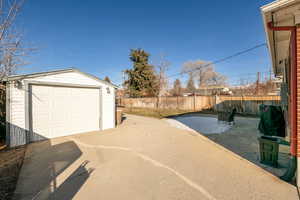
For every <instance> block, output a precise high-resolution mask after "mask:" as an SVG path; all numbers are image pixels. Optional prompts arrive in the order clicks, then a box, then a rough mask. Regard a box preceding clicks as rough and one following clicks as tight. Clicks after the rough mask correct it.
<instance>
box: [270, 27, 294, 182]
mask: <svg viewBox="0 0 300 200" xmlns="http://www.w3.org/2000/svg"><path fill="white" fill-rule="evenodd" d="M268 28H269V29H270V30H272V31H290V32H291V43H290V45H291V54H292V55H291V58H292V62H291V81H290V84H291V85H290V87H291V108H290V109H289V110H290V113H289V114H290V122H291V136H290V143H291V146H290V153H291V159H290V162H289V167H288V169H287V171H286V172H285V174H284V175H283V176H281V177H280V178H281V179H283V180H285V181H291V180H292V179H293V178H294V177H295V172H296V169H297V142H298V141H297V48H296V47H297V43H296V42H297V34H296V26H280V27H275V26H274V25H273V22H269V23H268Z"/></svg>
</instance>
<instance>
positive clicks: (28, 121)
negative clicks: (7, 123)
mask: <svg viewBox="0 0 300 200" xmlns="http://www.w3.org/2000/svg"><path fill="white" fill-rule="evenodd" d="M24 85H25V91H26V95H25V130H27V131H28V132H29V133H28V134H26V135H27V136H28V137H31V135H32V133H33V127H32V123H33V121H32V114H31V112H32V102H31V101H30V98H31V95H32V90H31V89H32V86H34V85H37V86H50V87H66V88H90V89H98V90H99V130H102V129H103V119H102V118H103V113H102V111H103V109H102V108H103V105H102V104H103V101H102V91H101V90H102V87H101V86H99V85H81V84H69V83H57V82H40V81H24ZM27 141H31V138H28V139H27Z"/></svg>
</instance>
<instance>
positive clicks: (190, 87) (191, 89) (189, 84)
mask: <svg viewBox="0 0 300 200" xmlns="http://www.w3.org/2000/svg"><path fill="white" fill-rule="evenodd" d="M186 89H187V91H189V92H192V93H194V92H195V91H196V88H195V83H194V78H193V75H192V74H190V76H189V80H188V82H187V86H186Z"/></svg>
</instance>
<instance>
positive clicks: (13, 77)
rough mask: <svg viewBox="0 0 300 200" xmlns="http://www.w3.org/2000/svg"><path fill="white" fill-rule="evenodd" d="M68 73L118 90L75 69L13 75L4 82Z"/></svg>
mask: <svg viewBox="0 0 300 200" xmlns="http://www.w3.org/2000/svg"><path fill="white" fill-rule="evenodd" d="M68 72H77V73H80V74H83V75H85V76H88V77H90V78H92V79H94V80H96V81H99V82H101V83H103V84H106V85H109V86H112V87H114V88H118V86H116V85H115V84H112V83H108V82H107V81H104V80H101V79H99V78H98V77H96V76H94V75H91V74H88V73H85V72H82V71H79V70H78V69H76V68H68V69H61V70H54V71H47V72H38V73H32V74H24V75H13V76H9V77H7V78H6V80H5V81H15V80H21V79H26V78H35V77H40V76H48V75H54V74H60V73H68Z"/></svg>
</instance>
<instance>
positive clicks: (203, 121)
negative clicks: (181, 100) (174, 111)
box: [167, 116, 232, 134]
mask: <svg viewBox="0 0 300 200" xmlns="http://www.w3.org/2000/svg"><path fill="white" fill-rule="evenodd" d="M167 121H168V122H169V123H170V125H171V126H173V127H176V128H180V129H185V130H189V131H197V132H199V133H202V134H216V133H224V132H225V131H227V130H229V129H230V128H231V127H232V125H230V124H227V123H225V122H219V121H218V119H217V118H214V117H203V116H178V117H174V118H173V119H167Z"/></svg>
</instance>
